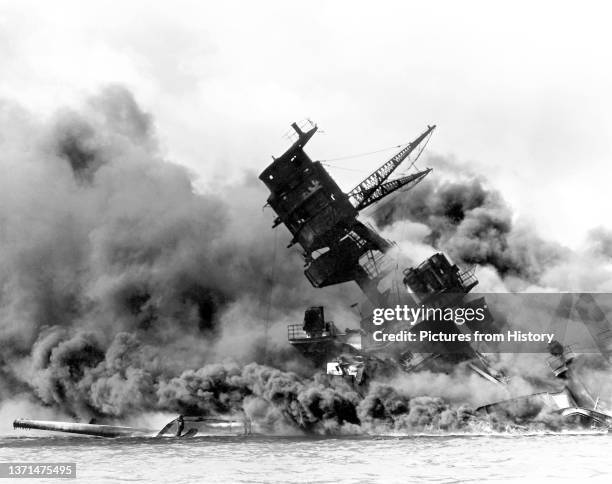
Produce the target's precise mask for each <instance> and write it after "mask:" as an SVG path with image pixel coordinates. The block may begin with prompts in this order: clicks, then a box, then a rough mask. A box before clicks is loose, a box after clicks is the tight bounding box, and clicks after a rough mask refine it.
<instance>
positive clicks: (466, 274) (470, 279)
mask: <svg viewBox="0 0 612 484" xmlns="http://www.w3.org/2000/svg"><path fill="white" fill-rule="evenodd" d="M459 280H460V281H461V284H463V287H465V288H468V287H469V288H472V287H474V286H475V285H476V284H478V279H476V266H474V267H470V268H469V269H466V270H465V271H463V272H461V273H460V274H459Z"/></svg>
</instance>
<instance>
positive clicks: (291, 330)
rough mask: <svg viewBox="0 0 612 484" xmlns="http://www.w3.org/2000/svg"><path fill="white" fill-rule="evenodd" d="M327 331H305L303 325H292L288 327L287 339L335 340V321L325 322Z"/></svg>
mask: <svg viewBox="0 0 612 484" xmlns="http://www.w3.org/2000/svg"><path fill="white" fill-rule="evenodd" d="M325 327H326V328H325V330H323V331H312V332H307V331H304V328H303V326H302V325H301V324H290V325H289V326H287V337H288V339H290V340H295V339H315V338H334V337H335V336H336V326H335V325H334V323H333V321H326V322H325Z"/></svg>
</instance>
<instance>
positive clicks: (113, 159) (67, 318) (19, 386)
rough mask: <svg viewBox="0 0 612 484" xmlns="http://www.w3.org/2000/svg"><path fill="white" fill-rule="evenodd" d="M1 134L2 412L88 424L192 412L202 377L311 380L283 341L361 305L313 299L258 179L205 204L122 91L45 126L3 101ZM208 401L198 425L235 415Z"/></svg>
mask: <svg viewBox="0 0 612 484" xmlns="http://www.w3.org/2000/svg"><path fill="white" fill-rule="evenodd" d="M0 126H1V127H0V132H1V133H2V138H1V139H0V142H1V146H0V148H1V149H0V164H1V168H2V171H3V173H4V174H5V175H4V176H3V177H1V179H0V245H1V247H2V250H1V251H0V285H1V286H0V287H1V288H2V291H1V293H0V345H1V348H2V353H1V356H0V398H2V399H6V398H12V397H14V396H15V395H17V394H26V395H32V396H34V397H35V398H36V399H38V400H39V401H40V402H42V403H44V404H45V405H51V406H55V407H57V408H61V409H62V410H64V411H66V412H68V413H70V414H72V415H75V416H80V417H83V418H85V417H87V416H95V415H111V416H117V417H118V416H122V415H126V414H129V413H130V412H134V411H137V410H142V409H172V410H188V409H189V408H195V407H194V405H195V404H189V402H188V399H187V398H186V397H185V398H183V396H182V395H183V394H182V393H181V388H182V389H183V392H185V391H187V392H188V391H191V390H193V391H194V392H195V393H193V395H192V397H191V398H192V399H197V398H198V395H200V394H201V393H202V392H204V393H205V392H206V390H205V389H204V387H205V386H206V385H205V383H202V385H204V387H202V386H201V385H200V386H197V384H196V381H197V379H198V378H201V379H202V382H205V381H209V380H210V379H211V378H212V377H211V376H210V375H211V374H212V373H214V372H215V371H216V370H215V368H210V367H207V366H204V365H206V364H209V363H216V362H219V361H224V360H229V359H231V360H234V361H236V362H237V363H235V364H240V365H243V364H246V363H249V362H253V361H259V362H260V363H271V364H275V365H276V366H278V367H280V368H285V369H295V370H298V371H299V372H301V373H303V374H304V373H306V374H307V373H310V372H311V367H310V366H309V363H308V362H307V361H304V360H302V359H300V358H299V356H297V355H295V354H294V353H292V352H290V351H289V350H288V349H287V348H286V340H285V338H286V329H285V326H286V324H287V323H288V322H299V321H300V319H301V317H302V312H303V308H304V307H305V306H307V305H309V304H313V302H315V303H316V302H318V303H320V304H325V305H326V306H328V308H329V311H331V312H334V311H335V310H336V314H337V315H339V316H340V318H338V319H340V320H342V319H345V320H347V319H348V324H350V323H351V321H350V319H349V318H347V317H344V316H351V315H350V313H349V311H348V309H347V308H346V307H344V306H345V305H344V302H343V301H346V300H347V299H348V300H349V301H351V298H353V297H354V296H356V294H357V292H356V290H352V289H351V288H349V287H342V288H339V289H337V290H332V291H327V292H326V293H325V294H322V293H315V292H314V291H313V290H312V289H311V288H310V286H308V283H307V281H305V278H304V277H303V275H302V274H301V266H302V264H301V260H300V259H299V257H298V255H297V254H296V253H295V252H289V251H285V250H284V248H285V246H286V245H287V243H288V238H289V237H288V234H287V233H285V232H283V231H282V229H278V230H277V233H276V234H275V233H274V232H273V231H272V230H270V228H269V227H270V225H271V221H272V219H273V217H272V214H271V213H270V212H269V211H263V209H262V207H263V204H264V201H265V198H266V192H265V190H264V187H263V186H260V185H259V183H257V181H256V177H255V176H254V174H252V176H249V177H248V180H249V181H248V182H245V183H243V184H239V185H235V186H226V185H224V184H223V180H221V181H220V182H219V184H218V187H219V188H218V191H217V192H216V193H208V194H201V193H196V192H195V190H194V188H193V183H192V181H193V180H192V177H191V175H190V173H189V172H188V171H187V170H186V169H185V168H183V167H181V166H179V165H176V164H173V163H171V162H169V161H167V160H165V159H164V158H163V156H162V154H161V151H160V149H159V147H158V142H157V140H156V138H155V134H154V126H153V121H152V119H151V117H150V116H149V115H148V114H147V113H145V112H143V111H142V110H141V109H140V107H139V106H138V105H137V103H136V102H135V100H134V98H133V97H132V95H131V94H130V93H129V92H128V91H127V90H125V89H123V88H121V87H117V86H113V87H109V88H107V89H105V90H104V91H103V92H102V93H100V94H99V95H97V96H95V97H93V98H91V99H89V100H87V102H86V103H85V104H84V105H83V106H80V107H79V108H78V109H65V110H62V111H60V112H58V113H56V114H54V115H53V116H52V117H51V118H50V119H45V120H40V119H38V118H36V117H35V116H34V115H31V114H30V113H28V112H26V111H25V110H23V109H21V108H20V107H19V106H15V105H13V104H11V103H8V102H4V103H2V104H0ZM277 251H282V252H283V254H282V255H283V256H282V257H278V256H277V254H276V253H275V252H277ZM338 301H340V302H338ZM351 302H352V301H351ZM351 318H352V319H355V317H354V316H351ZM186 368H202V369H201V370H197V371H194V374H193V375H192V376H190V374H189V373H187V374H183V372H184V371H185V369H186ZM228 371H229V370H228ZM232 371H233V370H232ZM211 372H212V373H211ZM230 374H231V371H230ZM176 378H180V382H179V381H177V380H176ZM219 378H221V377H219ZM224 378H225V377H224ZM228 378H229V376H228ZM188 379H190V381H191V382H192V383H191V384H190V385H196V386H195V387H193V386H190V385H188V384H187V383H185V382H186V381H187V380H188ZM213 380H214V378H213ZM214 381H215V382H216V381H217V380H214ZM215 384H216V383H211V384H210V385H212V386H215ZM228 384H229V383H228ZM244 387H245V385H244V384H241V386H240V390H236V391H238V393H239V394H242V393H244V391H245V390H244ZM198 392H199V393H198ZM228 392H230V393H231V391H229V390H228ZM241 392H242V393H241ZM222 393H223V394H225V392H222ZM213 394H214V396H213V397H211V399H212V400H214V401H215V402H216V403H215V404H212V403H211V404H210V405H208V404H207V403H206V402H207V400H206V399H204V401H203V403H201V404H200V405H201V407H202V408H201V409H202V410H207V411H225V410H230V409H232V408H233V407H232V405H229V404H225V403H223V399H219V400H217V397H218V396H219V395H218V394H217V393H215V392H213ZM212 400H211V401H212ZM230 400H231V399H230ZM177 402H179V403H177ZM196 407H197V405H196Z"/></svg>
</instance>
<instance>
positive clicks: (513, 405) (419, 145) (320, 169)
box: [259, 121, 612, 428]
mask: <svg viewBox="0 0 612 484" xmlns="http://www.w3.org/2000/svg"><path fill="white" fill-rule="evenodd" d="M291 126H292V128H293V130H294V132H295V134H294V137H295V141H294V142H293V143H292V145H291V146H290V147H289V148H288V149H287V150H286V151H285V152H284V153H283V154H282V155H281V156H279V157H278V158H274V157H273V162H272V163H271V164H270V165H269V166H267V167H266V168H265V169H264V170H263V171H262V172H261V174H260V175H259V178H260V180H261V181H262V182H263V183H264V184H265V185H266V187H267V188H268V189H269V191H270V195H269V197H268V199H267V205H268V206H269V207H271V208H272V210H273V211H274V212H275V214H276V217H275V219H274V222H273V227H277V226H279V225H281V224H282V225H284V226H285V227H286V228H287V229H288V230H289V232H290V233H291V235H292V239H291V242H290V244H289V247H291V246H293V245H295V244H297V245H299V246H300V247H301V249H302V254H303V258H304V265H305V270H304V274H305V276H306V278H307V279H308V281H310V283H311V284H312V286H314V287H315V288H325V287H328V286H331V285H336V284H342V283H348V282H354V283H356V284H357V285H358V286H359V288H360V289H361V290H362V292H363V294H364V296H365V303H364V304H365V306H366V310H365V311H363V314H368V313H369V314H371V308H373V307H392V306H394V305H395V304H408V305H412V306H416V305H423V304H426V305H428V306H433V307H440V308H448V307H454V306H458V305H461V306H463V307H472V308H486V307H487V306H486V302H485V300H484V298H482V297H481V298H473V299H470V296H469V293H470V291H471V290H472V289H473V288H474V287H475V286H476V285H477V284H478V280H477V279H476V276H475V272H474V269H473V268H468V269H461V268H459V267H458V266H457V265H455V264H453V263H452V262H451V261H450V260H449V259H448V258H447V256H446V255H445V254H443V253H437V254H434V255H432V256H431V257H429V258H428V259H427V260H425V261H424V262H422V263H421V264H419V265H418V266H416V267H410V268H407V269H405V270H404V271H403V280H402V283H403V286H404V289H405V290H403V291H400V290H397V287H393V286H391V287H389V286H388V285H387V287H384V284H385V283H384V282H383V281H385V279H386V278H387V276H388V275H389V272H390V269H389V265H390V264H389V263H388V260H387V255H388V252H389V251H390V250H391V249H392V248H393V247H394V243H393V242H391V241H389V240H386V239H384V238H383V237H382V236H381V235H380V234H378V233H377V232H376V230H375V229H374V227H372V226H371V225H369V224H367V223H365V222H362V221H361V220H359V218H358V217H359V213H360V211H362V210H363V209H365V208H367V207H369V206H371V205H373V204H376V203H378V202H380V201H381V200H383V199H384V198H385V197H387V196H389V195H391V194H393V193H395V192H398V191H402V192H406V191H408V190H410V189H411V188H413V187H415V186H416V185H417V184H419V183H420V182H421V181H422V180H423V179H425V177H427V176H428V175H429V174H430V173H431V171H432V170H431V168H427V169H423V170H419V169H417V167H416V161H417V160H418V159H419V157H420V155H421V153H422V152H423V150H424V148H425V146H426V144H427V141H428V140H429V138H430V137H431V135H432V133H433V131H434V130H435V128H436V126H435V125H433V126H427V129H426V130H425V131H424V132H423V133H422V134H420V135H419V136H418V137H416V138H415V139H414V140H413V141H411V142H410V143H408V144H406V145H405V146H404V147H403V148H401V150H400V151H398V152H397V153H396V154H395V155H394V156H392V157H391V158H390V159H389V160H388V161H386V162H385V163H384V164H383V165H382V166H380V168H378V169H377V170H375V171H374V172H373V173H372V174H370V175H369V176H368V177H367V178H365V179H364V180H363V181H362V182H361V183H359V184H358V185H357V186H355V187H354V188H353V189H352V190H350V191H349V192H348V193H345V192H343V191H342V190H341V189H340V187H339V186H338V184H337V183H336V182H335V180H334V179H333V178H332V177H331V176H330V174H329V173H328V172H327V170H326V169H325V167H324V166H323V164H322V163H321V162H320V161H313V160H311V158H310V157H309V156H308V154H307V153H306V152H305V151H304V147H305V145H306V144H307V143H308V141H309V140H310V139H311V138H312V137H313V135H314V134H315V133H316V131H317V126H316V125H314V124H313V123H312V122H310V121H308V124H302V125H301V126H298V124H297V123H293V124H292V125H291ZM411 155H415V156H413V157H412V159H411V158H410V157H411ZM406 161H410V163H409V166H408V169H407V171H408V173H406V174H404V175H403V176H400V177H395V178H393V177H392V175H393V174H394V172H396V170H398V168H399V167H400V166H401V165H402V164H403V163H404V162H406ZM387 284H388V282H387ZM563 305H565V306H567V302H562V306H563ZM565 306H563V307H565ZM367 308H369V309H370V311H369V312H368V310H367ZM604 319H605V318H604ZM480 324H481V326H480V328H482V327H488V331H491V332H494V331H496V325H495V321H494V319H493V317H492V316H491V314H490V313H489V312H488V311H487V318H485V321H483V322H481V323H480ZM466 326H467V327H466ZM399 327H400V329H401V324H400V325H399ZM373 329H374V328H373V325H372V317H371V316H370V317H365V318H362V319H361V321H360V328H359V329H346V330H344V331H341V330H340V329H339V328H338V327H337V326H336V324H334V322H333V321H328V320H327V319H326V316H325V308H324V307H322V306H313V307H310V308H307V309H306V310H305V313H304V321H303V323H302V324H293V325H290V326H289V327H288V340H289V343H290V344H291V345H292V346H293V347H294V348H296V349H297V350H298V351H300V352H301V353H302V354H303V355H304V356H306V357H307V358H309V359H310V360H312V361H313V362H314V364H315V365H317V366H319V367H320V368H321V369H322V370H325V371H326V372H327V373H328V374H329V375H335V376H337V377H341V378H345V379H347V380H349V381H350V382H351V383H352V384H353V385H355V386H356V387H360V386H363V385H367V384H368V381H369V380H371V379H376V378H377V377H378V376H384V375H391V374H393V373H394V372H398V371H401V372H407V373H410V372H417V371H421V370H429V371H443V372H447V373H450V371H451V370H452V368H453V367H454V366H455V365H458V364H462V365H465V366H466V367H467V368H468V369H469V370H470V371H473V372H474V373H476V374H477V375H479V376H480V377H482V378H485V379H486V380H488V381H490V382H492V383H493V384H496V385H501V386H505V385H506V384H507V383H508V381H509V377H508V376H507V375H506V374H505V373H504V371H501V370H499V369H495V368H494V367H493V366H492V365H491V364H490V362H489V361H488V359H487V357H486V356H485V355H483V354H482V353H480V352H479V351H477V350H476V349H475V348H474V347H473V346H472V345H471V344H470V343H463V344H460V345H457V344H453V345H452V347H451V346H449V345H446V344H444V343H438V344H430V345H421V347H420V348H418V349H417V350H416V351H415V350H414V348H411V349H410V351H408V350H405V348H404V349H402V347H401V345H389V344H377V343H375V342H374V341H373V338H372V332H373ZM405 329H406V330H407V331H420V330H423V329H429V330H435V331H443V332H446V333H453V332H454V333H460V332H465V331H475V330H476V328H474V327H473V326H471V325H470V324H467V325H465V326H461V327H460V326H459V325H457V324H453V323H452V322H451V324H449V323H448V322H445V323H444V324H441V322H440V321H438V320H436V319H424V320H422V321H419V322H418V324H416V325H414V326H409V327H405ZM597 337H598V338H599V335H598V336H597ZM611 341H612V338H611ZM611 347H612V345H611ZM548 350H549V352H550V358H549V364H550V365H551V369H552V372H553V374H554V376H555V377H556V378H557V379H558V381H559V383H560V387H561V389H560V390H558V391H543V392H540V393H537V394H533V395H526V396H522V397H515V398H509V399H508V400H505V401H503V402H495V403H492V404H489V405H485V406H483V407H481V408H479V409H477V410H478V411H479V412H480V413H482V414H489V415H497V416H500V415H501V416H504V417H507V418H510V419H512V418H513V417H514V416H516V415H519V414H520V412H519V411H518V409H520V408H522V409H524V408H525V407H529V409H530V412H531V414H532V416H533V413H534V412H535V414H537V413H538V412H542V411H550V412H555V413H556V414H558V415H560V416H561V417H563V418H567V419H568V421H575V420H579V421H581V422H582V423H583V424H585V425H593V426H599V427H604V428H610V427H611V426H612V414H610V413H609V412H608V410H607V409H606V408H605V406H604V405H603V404H602V403H601V402H600V399H599V398H598V397H593V395H592V394H591V393H590V392H589V391H588V390H587V389H586V387H585V385H584V384H583V383H582V381H581V378H580V377H579V376H578V374H577V373H576V372H575V371H574V369H573V368H574V365H575V357H574V355H573V353H572V352H571V349H570V348H568V347H566V346H563V345H562V344H561V343H560V342H559V341H554V342H553V343H552V344H551V345H549V347H548Z"/></svg>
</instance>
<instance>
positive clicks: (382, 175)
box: [348, 125, 436, 210]
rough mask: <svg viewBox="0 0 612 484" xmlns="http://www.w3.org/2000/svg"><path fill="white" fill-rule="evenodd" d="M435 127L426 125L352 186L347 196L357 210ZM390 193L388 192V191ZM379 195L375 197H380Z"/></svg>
mask: <svg viewBox="0 0 612 484" xmlns="http://www.w3.org/2000/svg"><path fill="white" fill-rule="evenodd" d="M435 128H436V126H435V125H433V126H428V127H427V129H426V130H425V132H423V133H422V134H421V135H420V136H418V137H417V138H416V139H415V140H413V141H411V142H410V143H408V144H407V145H406V146H405V147H404V148H402V149H401V150H400V151H399V152H397V153H396V154H395V155H394V156H393V157H392V158H391V159H390V160H389V161H387V162H386V163H385V164H384V165H382V166H381V167H380V168H379V169H378V170H376V171H375V172H374V173H372V174H371V175H370V176H368V177H367V178H366V179H365V180H363V181H362V182H361V183H360V184H359V185H357V186H356V187H355V188H353V189H352V190H351V191H350V192H349V193H348V196H349V198H351V199H352V200H353V204H354V205H355V208H357V210H361V209H362V208H364V207H367V206H368V205H370V204H371V203H372V202H370V198H371V197H372V195H373V194H374V192H376V191H377V190H378V189H379V188H380V187H381V185H382V184H383V183H384V182H385V181H386V180H387V178H389V176H390V175H391V173H393V172H394V171H395V169H396V168H397V167H398V166H399V165H400V164H401V163H402V162H403V161H404V160H405V159H406V158H407V157H408V156H409V155H410V153H412V152H413V151H414V150H415V149H416V148H417V147H418V146H419V145H420V144H421V143H422V142H423V140H424V139H425V138H427V136H429V135H430V133H431V132H432V131H433V130H434V129H435ZM389 193H390V192H389ZM380 198H381V197H379V198H377V200H378V199H380Z"/></svg>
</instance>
